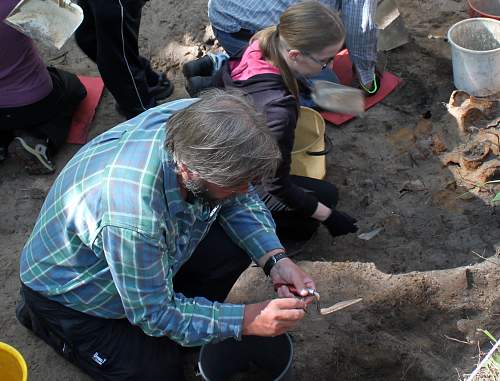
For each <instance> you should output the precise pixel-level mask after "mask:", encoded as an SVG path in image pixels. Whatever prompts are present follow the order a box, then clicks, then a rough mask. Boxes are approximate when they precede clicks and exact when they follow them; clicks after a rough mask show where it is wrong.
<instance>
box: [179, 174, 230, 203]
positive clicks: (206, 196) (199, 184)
mask: <svg viewBox="0 0 500 381" xmlns="http://www.w3.org/2000/svg"><path fill="white" fill-rule="evenodd" d="M184 186H185V187H186V189H187V190H188V192H190V193H191V194H192V195H193V196H194V197H195V198H197V199H198V200H200V201H201V202H202V203H204V204H206V205H208V206H209V207H211V208H215V207H216V206H218V205H219V204H221V202H222V200H219V199H216V198H214V197H213V196H212V195H211V194H210V192H209V191H208V189H207V187H206V186H205V181H204V180H202V179H196V180H191V179H189V180H184Z"/></svg>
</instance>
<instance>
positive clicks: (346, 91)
mask: <svg viewBox="0 0 500 381" xmlns="http://www.w3.org/2000/svg"><path fill="white" fill-rule="evenodd" d="M311 98H312V100H313V101H314V102H315V103H316V104H317V105H318V106H319V107H321V108H322V109H324V110H326V111H330V112H338V113H342V114H349V115H356V116H358V115H361V114H363V113H364V111H365V98H364V96H363V92H362V91H361V90H359V89H355V88H354V87H348V86H344V85H340V84H338V83H333V82H329V81H322V80H318V81H314V82H313V84H312V89H311Z"/></svg>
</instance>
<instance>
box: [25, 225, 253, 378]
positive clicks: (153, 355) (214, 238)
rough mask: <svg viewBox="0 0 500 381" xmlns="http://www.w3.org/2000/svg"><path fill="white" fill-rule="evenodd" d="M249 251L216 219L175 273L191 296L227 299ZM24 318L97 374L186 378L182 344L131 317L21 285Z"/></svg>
mask: <svg viewBox="0 0 500 381" xmlns="http://www.w3.org/2000/svg"><path fill="white" fill-rule="evenodd" d="M249 264H250V259H249V258H248V256H247V255H246V254H245V253H244V252H243V251H242V250H241V249H240V248H239V247H238V246H237V245H236V244H234V243H233V242H232V241H231V240H230V239H229V237H228V236H227V235H226V233H225V232H224V230H223V229H222V228H221V226H220V225H219V224H218V223H215V224H214V225H213V226H212V228H211V229H210V232H209V233H208V235H207V237H205V239H204V240H203V241H202V242H201V243H200V245H199V246H198V248H197V249H196V250H195V252H194V254H193V256H192V257H191V258H190V259H189V260H188V261H187V262H186V263H185V264H184V266H182V268H181V269H180V271H179V272H178V273H177V274H176V276H175V277H174V289H175V291H176V292H181V293H183V294H184V295H186V296H204V297H206V298H207V299H209V300H213V301H223V300H224V299H225V298H226V296H227V294H228V293H229V291H230V290H231V287H232V286H233V284H234V282H235V281H236V280H237V279H238V277H239V276H240V274H241V273H242V272H243V271H244V270H245V269H246V268H247V267H248V265H249ZM21 298H22V299H21V300H23V299H24V303H23V302H22V301H21V302H20V303H19V304H18V307H17V310H16V313H17V317H18V319H19V321H20V322H21V323H22V324H23V325H25V326H26V327H27V328H29V329H31V330H32V331H33V332H34V333H35V334H36V335H37V336H39V337H40V338H42V339H43V340H44V341H45V342H46V343H47V344H49V345H50V346H51V347H52V348H53V349H54V350H55V351H56V352H57V353H59V354H60V355H62V356H63V357H65V358H66V359H67V360H69V361H70V362H72V363H73V364H75V365H76V366H78V367H79V368H81V369H82V370H83V371H84V372H85V373H87V374H88V375H90V376H91V377H92V378H93V379H95V380H120V381H121V380H124V381H125V380H130V381H132V380H140V381H153V380H154V381H156V380H183V379H184V376H183V369H182V362H181V357H180V355H181V353H180V348H181V347H180V346H179V345H178V344H176V343H175V342H173V341H172V340H170V339H169V338H168V337H151V336H147V335H146V334H145V333H144V332H143V331H142V330H141V329H140V328H139V327H137V326H134V325H132V324H130V323H129V321H128V320H127V319H102V318H98V317H94V316H90V315H87V314H84V313H81V312H78V311H75V310H73V309H71V308H68V307H65V306H63V305H61V304H59V303H56V302H54V301H51V300H49V299H47V298H46V297H44V296H42V295H40V294H38V293H36V292H34V291H33V290H31V289H29V288H28V287H26V286H24V285H22V286H21Z"/></svg>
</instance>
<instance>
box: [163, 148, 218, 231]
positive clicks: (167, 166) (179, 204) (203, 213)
mask: <svg viewBox="0 0 500 381" xmlns="http://www.w3.org/2000/svg"><path fill="white" fill-rule="evenodd" d="M161 155H162V166H163V182H164V188H165V194H167V195H168V197H167V206H168V210H169V211H170V213H171V215H174V216H178V215H180V214H183V213H186V211H189V213H192V214H193V215H195V216H197V218H199V219H200V220H202V221H210V220H211V219H213V218H214V217H215V216H216V215H217V213H218V212H219V210H220V205H219V206H216V207H215V208H211V207H210V206H208V205H207V204H206V203H203V202H200V200H198V199H195V201H194V202H193V203H189V202H187V201H185V200H184V199H183V198H182V195H181V192H180V189H179V187H180V185H179V182H178V181H177V171H176V165H175V162H174V159H173V157H172V155H171V154H170V153H169V152H168V151H167V150H165V149H162V153H161Z"/></svg>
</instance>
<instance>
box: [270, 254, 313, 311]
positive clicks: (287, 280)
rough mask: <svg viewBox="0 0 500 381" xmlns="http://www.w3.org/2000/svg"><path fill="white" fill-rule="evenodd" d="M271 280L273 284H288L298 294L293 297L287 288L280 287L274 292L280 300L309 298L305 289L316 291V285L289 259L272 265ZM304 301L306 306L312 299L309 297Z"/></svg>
mask: <svg viewBox="0 0 500 381" xmlns="http://www.w3.org/2000/svg"><path fill="white" fill-rule="evenodd" d="M271 279H272V281H273V284H289V285H291V286H294V287H295V288H296V289H297V290H298V292H299V295H294V294H293V293H292V292H290V290H289V288H288V287H287V286H281V287H279V288H278V289H277V290H276V291H277V292H278V296H279V297H280V298H292V297H295V296H303V297H306V296H309V292H308V291H307V288H312V289H316V285H315V284H314V281H313V280H312V279H311V277H310V276H309V275H307V274H306V273H305V272H304V270H302V269H301V268H300V267H299V266H297V265H296V264H295V263H293V261H292V260H291V259H290V258H285V259H282V260H281V261H278V262H277V263H276V264H275V265H274V267H273V268H272V269H271ZM304 301H305V303H306V305H308V304H310V303H311V302H312V301H313V298H312V297H311V296H309V297H308V298H306V299H305V300H304Z"/></svg>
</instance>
